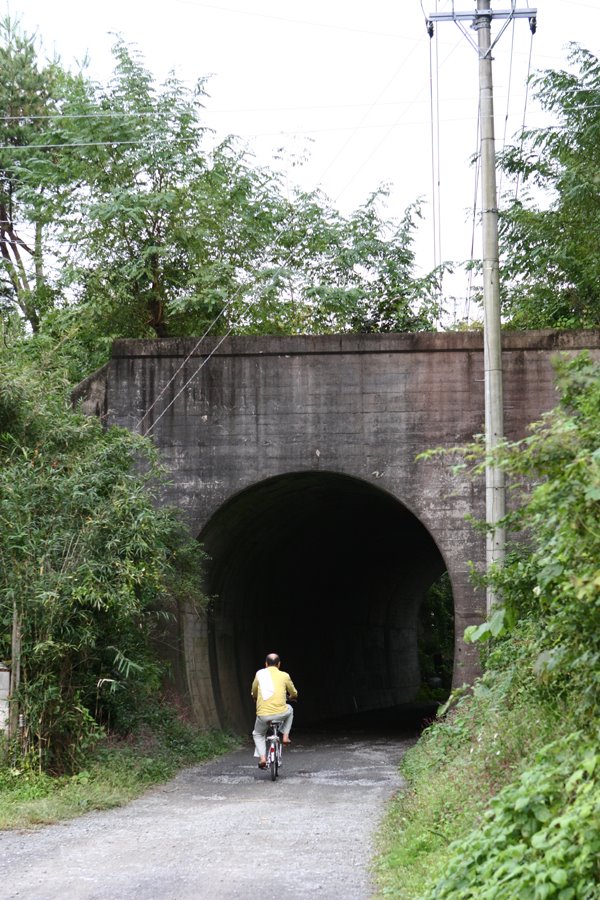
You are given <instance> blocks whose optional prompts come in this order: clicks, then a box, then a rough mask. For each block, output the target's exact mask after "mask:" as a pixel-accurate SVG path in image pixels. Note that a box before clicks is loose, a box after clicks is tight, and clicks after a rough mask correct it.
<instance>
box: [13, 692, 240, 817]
mask: <svg viewBox="0 0 600 900" xmlns="http://www.w3.org/2000/svg"><path fill="white" fill-rule="evenodd" d="M159 716H160V717H161V718H162V723H161V724H158V717H159ZM238 741H239V739H238V738H235V737H233V736H232V735H229V734H226V733H224V732H220V731H212V732H204V733H203V732H199V731H198V730H197V729H196V728H194V727H193V726H192V725H190V724H188V723H186V722H182V721H181V720H180V719H178V718H177V716H176V715H175V713H174V711H173V710H172V709H170V708H169V707H165V706H161V707H159V708H158V709H157V714H156V716H155V722H154V724H153V725H152V726H148V725H146V726H144V727H143V728H141V729H140V730H139V731H138V733H137V734H136V735H135V736H131V735H130V736H129V737H128V738H127V739H116V738H110V739H105V740H104V741H102V742H101V743H100V744H99V745H98V746H97V747H96V748H95V750H94V751H93V752H92V753H90V754H89V755H88V757H87V759H86V760H85V762H84V768H82V769H81V770H80V771H79V772H78V773H77V774H75V775H64V776H61V777H54V776H50V775H47V774H45V773H44V772H40V771H39V770H35V771H34V770H32V769H31V768H27V767H26V766H22V767H21V768H18V767H14V768H8V767H6V768H0V829H10V828H25V827H28V826H31V825H47V824H51V823H53V822H58V821H62V820H64V819H70V818H74V817H75V816H79V815H82V814H83V813H86V812H90V811H91V810H95V809H96V810H100V809H111V808H113V807H116V806H122V805H123V804H124V803H127V802H129V801H130V800H133V799H134V798H135V797H138V796H140V794H143V793H144V791H146V790H147V789H148V788H149V787H151V786H152V785H154V784H160V783H162V782H164V781H167V780H168V779H169V778H171V777H172V776H173V775H174V774H175V773H176V772H177V770H178V769H181V768H182V767H185V766H191V765H195V764H198V763H201V762H205V761H206V760H208V759H211V758H212V757H215V756H218V755H220V754H222V753H225V752H227V751H228V750H231V749H233V748H234V747H235V746H236V745H237V743H238Z"/></svg>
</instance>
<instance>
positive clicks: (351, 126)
mask: <svg viewBox="0 0 600 900" xmlns="http://www.w3.org/2000/svg"><path fill="white" fill-rule="evenodd" d="M475 5H476V4H475V0H456V2H455V3H452V2H451V0H422V4H421V0H370V2H369V3H365V2H364V0H362V2H358V0H304V2H303V3H302V4H292V3H291V2H287V0H279V2H276V0H212V2H208V3H204V2H201V0H168V2H164V0H161V2H158V0H101V2H93V0H87V2H82V0H9V2H7V0H0V8H1V7H2V6H3V7H4V9H5V11H9V12H10V13H11V15H13V16H18V17H20V19H21V23H22V25H23V27H24V28H25V29H26V30H28V31H34V30H37V31H38V33H39V36H40V37H41V38H42V40H43V44H44V47H45V49H46V51H48V52H50V53H51V52H53V51H57V52H58V53H59V54H60V56H61V58H62V59H63V62H65V63H70V62H71V61H73V60H74V59H81V58H82V57H83V56H84V55H85V54H86V53H87V54H88V55H89V57H90V60H91V65H90V69H89V72H90V74H91V75H92V76H93V77H96V78H99V79H104V78H106V77H107V76H108V75H109V74H110V71H111V58H110V46H111V43H112V40H113V38H112V37H111V32H112V33H113V34H114V33H119V34H121V35H122V36H123V37H124V38H125V39H126V40H127V41H128V42H131V43H135V44H136V45H137V46H138V48H139V49H140V51H141V52H142V53H143V54H144V56H145V58H146V62H147V65H148V67H149V68H151V69H152V70H153V71H154V72H155V73H156V74H157V76H159V77H163V76H164V75H166V74H167V72H168V71H169V70H172V69H174V70H175V71H176V73H177V74H178V75H179V76H180V77H181V78H183V79H184V80H186V81H187V82H190V83H191V82H193V81H195V80H196V79H197V78H198V77H200V76H205V75H210V76H211V78H210V81H209V84H208V92H209V95H210V97H209V98H208V99H207V103H206V124H207V125H209V126H210V127H212V128H214V129H215V131H216V133H217V135H218V137H222V136H224V135H225V134H230V133H231V134H237V135H240V136H241V137H242V138H243V139H244V141H246V142H247V144H248V145H249V147H250V148H251V149H252V150H253V152H254V153H255V154H256V156H257V159H258V160H259V161H260V162H261V163H268V162H269V161H270V160H272V159H273V157H274V156H275V155H276V153H277V151H278V150H279V149H280V148H283V149H284V151H285V154H286V156H287V159H288V161H287V162H285V163H281V164H282V165H284V166H285V168H286V171H288V172H289V175H288V177H289V180H290V183H291V182H295V183H300V184H301V185H302V186H303V187H305V188H313V187H317V186H320V187H321V188H322V189H323V190H324V191H325V192H326V193H327V195H328V196H329V197H330V198H331V199H332V200H333V201H334V202H335V203H336V204H337V205H338V206H339V207H340V208H341V209H342V210H343V211H344V212H348V211H349V210H351V209H352V208H354V207H356V206H357V205H359V204H360V203H361V202H362V201H363V200H364V199H365V198H366V197H367V195H368V194H369V193H370V192H372V191H373V190H375V189H376V188H377V186H378V185H379V184H380V183H381V182H389V183H392V184H393V185H394V189H393V192H392V195H391V198H390V204H389V212H390V214H392V215H395V216H397V217H400V216H401V215H402V214H403V212H404V210H405V208H406V207H407V205H408V204H410V203H412V202H413V201H414V200H416V199H417V198H422V199H423V200H424V202H425V213H426V216H425V219H424V221H423V223H422V224H421V225H420V228H419V237H418V242H417V247H418V258H419V263H420V265H421V266H422V267H423V268H424V269H428V268H430V267H431V266H432V265H433V263H434V232H435V231H436V229H435V221H434V218H433V216H432V210H433V209H434V206H435V207H437V198H439V206H440V211H441V215H440V216H439V218H438V220H437V221H438V223H439V228H438V229H437V233H438V235H441V237H440V240H439V241H438V244H439V246H438V251H437V253H438V256H441V258H443V259H451V260H464V259H466V258H468V257H469V256H470V254H471V244H472V239H473V228H472V225H471V224H470V223H471V220H472V208H473V203H474V197H475V170H474V168H473V166H472V165H471V164H470V159H471V157H472V155H473V154H474V153H475V151H476V146H477V143H476V142H477V54H476V52H475V50H474V49H473V48H472V47H471V46H470V44H469V42H468V40H467V38H466V37H465V36H464V35H463V34H462V33H461V32H460V30H459V28H458V27H457V25H456V24H454V23H452V22H448V23H440V24H439V25H437V27H436V35H435V37H434V40H433V41H430V39H429V37H428V35H427V33H426V30H425V23H424V12H423V10H424V11H425V12H426V13H430V12H435V11H438V12H445V11H449V10H451V9H452V7H453V6H454V8H455V9H456V10H457V11H467V12H470V11H471V10H474V9H475ZM516 5H517V8H518V9H522V8H526V7H536V8H537V26H538V27H537V33H536V35H535V36H534V37H533V38H532V36H531V34H530V30H529V25H528V22H527V20H526V19H525V20H516V21H515V22H514V23H513V24H511V25H510V26H509V27H508V29H507V30H506V31H505V32H504V34H503V36H502V37H501V39H500V40H499V42H498V44H497V46H496V49H495V52H494V59H495V63H494V86H495V112H496V138H497V145H498V146H501V145H502V143H503V139H504V135H506V139H507V140H508V141H510V140H511V138H512V137H513V136H514V134H515V133H516V131H517V129H518V128H519V126H520V124H521V122H522V121H523V117H524V115H525V120H526V122H527V124H528V125H537V124H543V122H544V118H543V117H542V115H541V114H540V111H539V110H538V109H537V108H536V106H535V104H534V103H533V101H532V100H531V98H530V100H529V103H528V104H527V108H526V107H525V80H526V77H527V71H528V66H529V60H530V52H531V68H532V70H536V69H542V68H556V67H563V66H565V65H566V45H567V43H568V42H570V41H575V42H578V43H580V44H582V45H583V46H584V47H586V48H587V49H588V50H591V51H592V52H594V53H596V54H599V55H600V0H539V2H537V3H535V2H534V0H529V2H528V0H520V2H519V0H518V2H517V4H516ZM510 6H511V0H492V8H493V9H495V10H501V9H507V8H510ZM498 28H499V25H497V24H496V23H494V31H495V33H497V30H498ZM473 34H474V32H473ZM430 65H431V70H432V71H433V76H434V77H433V83H434V89H433V96H434V100H435V97H436V94H438V93H439V97H438V103H437V105H436V104H435V102H434V115H433V122H434V123H435V122H437V120H438V116H439V138H438V137H436V136H435V130H436V129H435V128H434V140H433V141H432V115H431V96H432V88H431V80H430ZM436 85H437V86H438V87H439V91H436V90H435V86H436ZM432 147H433V148H434V151H435V152H434V158H433V162H432ZM438 147H439V164H438V157H437V148H438ZM305 157H306V161H305V162H304V163H303V165H296V166H292V165H291V162H290V161H289V160H290V159H291V158H295V159H296V161H299V160H301V159H304V158H305ZM438 182H439V188H438V186H437V185H438ZM434 201H435V203H434ZM478 246H479V245H478V241H477V234H476V236H475V254H476V255H477V253H478ZM451 285H452V286H451V288H450V290H451V291H453V292H455V293H457V294H463V293H464V292H466V290H467V286H466V282H465V277H464V276H461V278H460V279H458V280H456V279H455V280H454V281H453V282H451Z"/></svg>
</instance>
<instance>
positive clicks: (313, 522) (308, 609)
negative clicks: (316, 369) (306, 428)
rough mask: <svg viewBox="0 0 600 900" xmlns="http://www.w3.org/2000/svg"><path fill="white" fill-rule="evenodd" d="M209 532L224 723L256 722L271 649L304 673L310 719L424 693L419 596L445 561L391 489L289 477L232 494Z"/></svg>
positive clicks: (304, 706) (304, 714)
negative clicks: (258, 691) (257, 675)
mask: <svg viewBox="0 0 600 900" xmlns="http://www.w3.org/2000/svg"><path fill="white" fill-rule="evenodd" d="M200 540H201V542H202V544H203V545H204V548H205V549H206V551H207V553H208V555H209V558H210V559H209V563H208V565H207V573H206V590H207V593H208V595H209V596H210V597H211V598H213V600H212V605H211V613H210V617H209V625H208V645H209V654H210V669H211V672H212V682H213V692H214V699H215V706H216V711H217V714H218V718H219V720H220V722H221V724H222V725H223V726H226V727H233V728H238V729H243V728H246V727H247V726H248V725H249V724H250V723H251V722H252V720H253V715H254V709H253V704H252V701H251V699H250V685H251V681H252V678H253V676H254V672H255V671H256V670H257V669H258V668H260V667H261V666H262V665H263V662H264V657H265V654H266V653H268V652H271V651H275V652H277V653H279V654H280V656H281V659H282V668H283V669H285V670H286V671H288V672H290V674H291V675H292V678H293V679H294V681H295V683H296V686H297V688H298V690H299V692H300V702H299V705H298V709H297V719H298V720H299V721H300V722H301V723H304V724H312V723H316V722H323V721H326V720H327V719H328V718H334V717H340V716H345V715H349V714H354V713H359V712H365V711H371V710H382V709H386V708H387V709H389V708H392V707H396V706H399V705H401V704H405V703H408V702H410V701H412V700H413V699H414V698H415V696H416V694H417V692H418V690H419V687H420V673H419V662H418V653H417V624H418V613H419V605H420V603H421V601H422V599H423V597H424V595H425V594H426V592H427V590H428V588H429V586H430V585H431V584H432V583H433V582H434V581H435V580H436V579H437V578H438V577H439V575H440V574H441V573H442V572H443V571H444V568H445V566H444V562H443V559H442V557H441V554H440V552H439V550H438V549H437V547H436V545H435V543H434V541H433V539H432V538H431V536H430V535H429V533H428V532H427V530H426V529H425V528H424V527H423V525H422V524H421V523H420V522H419V521H418V520H417V519H416V517H415V516H414V515H413V514H412V513H411V512H410V511H409V510H408V509H406V507H405V506H403V505H402V504H401V503H400V502H399V501H398V500H396V499H395V498H394V497H392V496H391V495H390V494H388V493H386V492H384V491H382V490H380V489H379V488H377V487H374V486H373V485H370V484H368V483H366V482H363V481H360V480H359V479H356V478H351V477H348V476H343V475H339V474H334V473H323V472H321V473H293V474H289V475H284V476H279V477H275V478H271V479H269V480H267V481H264V482H261V483H259V484H258V485H255V486H254V487H252V488H249V489H247V490H245V491H243V492H241V493H240V494H238V495H237V496H236V497H234V498H233V499H231V500H230V501H228V502H227V503H226V504H224V506H222V507H221V508H220V509H219V510H218V511H217V513H215V515H213V517H212V518H211V520H210V522H209V523H208V525H207V526H206V527H205V529H204V530H203V532H202V534H201V535H200Z"/></svg>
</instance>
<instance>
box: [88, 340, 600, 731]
mask: <svg viewBox="0 0 600 900" xmlns="http://www.w3.org/2000/svg"><path fill="white" fill-rule="evenodd" d="M220 340H221V339H218V338H211V339H206V340H205V341H203V342H202V343H201V345H200V346H197V342H195V341H194V340H162V341H120V342H117V343H116V344H115V347H114V350H113V358H112V360H111V362H110V363H109V364H108V366H106V367H105V368H104V369H103V370H102V371H101V372H99V373H98V374H97V376H94V377H92V378H90V379H88V381H87V383H86V384H85V385H84V386H82V390H81V392H80V396H81V397H83V398H84V401H85V404H87V407H88V408H89V411H90V412H91V413H94V414H101V415H103V416H104V417H105V420H106V421H107V422H110V423H117V424H120V425H124V426H126V427H128V428H131V429H137V430H141V431H145V430H146V429H148V428H151V429H152V435H153V437H154V439H155V441H156V444H157V446H158V448H159V450H160V453H161V456H162V459H163V461H164V463H165V465H166V468H167V471H168V473H169V485H168V487H167V488H166V489H165V492H164V500H165V502H166V503H169V504H172V505H174V506H176V507H177V508H179V509H180V510H181V511H182V512H183V514H184V515H185V517H186V520H187V522H188V523H189V526H190V528H191V530H192V533H193V534H195V535H198V536H199V538H200V539H201V540H202V541H203V542H204V544H205V545H206V548H207V550H208V552H209V554H210V556H211V563H210V566H209V570H208V583H207V588H208V592H209V593H210V594H211V595H214V596H215V597H216V598H217V600H216V602H215V605H214V613H213V615H212V617H211V618H210V619H206V618H205V617H199V616H198V615H197V614H196V612H195V611H194V610H189V609H188V610H182V612H181V617H180V632H179V635H178V636H176V639H177V640H178V641H179V646H180V648H181V654H180V655H182V656H183V657H184V658H185V679H186V682H187V689H188V692H189V696H190V698H191V703H192V707H193V709H194V711H195V713H196V716H197V718H198V720H199V721H201V722H203V723H204V724H206V725H215V724H219V723H221V724H227V725H233V726H234V727H243V726H245V725H246V724H247V722H248V715H249V713H248V706H247V700H246V698H247V690H248V679H249V678H250V677H251V675H252V672H253V671H254V670H255V669H256V668H257V667H258V666H259V665H260V663H261V660H262V659H263V658H264V654H265V652H267V651H269V650H273V649H275V650H277V651H278V652H280V654H281V655H282V657H283V659H284V664H285V665H286V667H288V668H289V670H290V671H292V672H293V673H295V675H296V677H297V680H298V682H299V684H300V686H301V688H302V687H304V695H303V699H304V701H305V707H304V708H305V711H306V714H307V717H308V716H312V717H313V718H314V719H316V720H318V719H320V718H324V717H328V716H331V715H334V714H335V715H343V714H347V713H349V712H352V711H353V710H356V711H360V710H368V709H378V708H381V709H383V708H386V707H390V706H394V705H397V704H401V703H404V702H406V701H410V700H411V698H412V697H414V696H415V693H416V692H417V690H418V687H419V681H420V674H419V668H418V660H417V653H416V622H417V614H418V609H419V605H420V603H421V600H422V598H423V595H424V593H425V591H426V590H427V588H428V586H429V585H430V584H431V583H432V582H433V581H434V580H435V579H436V578H437V577H438V575H439V574H440V573H441V572H443V571H444V570H447V571H448V573H449V575H450V579H451V582H452V588H453V595H454V610H455V633H456V642H455V671H454V682H455V684H462V683H463V682H464V681H468V680H470V679H471V678H472V677H473V675H474V673H475V671H476V665H477V650H476V648H475V649H474V648H472V647H468V646H466V645H464V643H463V641H462V634H463V631H464V628H465V627H466V626H467V625H470V624H473V623H476V622H479V621H480V620H481V618H482V617H483V613H484V598H483V596H482V595H481V594H479V593H478V592H477V591H475V590H474V588H473V586H472V584H471V582H470V575H469V566H470V563H471V562H473V563H474V564H475V565H476V566H478V567H482V566H483V564H484V545H483V541H482V539H481V536H480V535H478V534H477V533H476V532H475V531H474V530H473V529H472V527H471V526H470V525H469V524H468V523H467V522H466V521H465V516H466V515H467V514H470V515H474V516H476V517H478V518H483V517H484V493H483V484H481V483H473V482H472V481H470V480H468V479H467V478H462V477H459V476H457V475H455V474H453V472H452V469H451V462H450V461H449V460H447V459H444V458H440V457H438V458H435V459H433V460H429V461H423V460H417V459H416V457H417V455H418V454H419V453H421V452H422V451H425V450H428V449H430V448H432V447H435V446H438V445H442V446H446V447H448V446H455V445H457V444H463V443H466V442H469V441H470V440H471V439H472V437H473V435H474V434H476V433H479V432H481V431H482V430H483V421H484V405H483V404H484V400H483V339H482V335H481V334H476V333H465V334H463V333H446V334H416V335H404V334H392V335H366V336H360V335H347V336H324V337H293V338H274V337H236V338H228V339H227V340H225V341H224V342H223V343H220ZM583 348H591V349H592V351H593V352H594V353H596V354H597V353H598V351H599V350H600V332H591V331H588V332H554V331H546V332H525V333H507V334H505V335H504V337H503V365H504V376H505V377H504V381H505V418H506V432H507V435H508V436H509V437H510V438H516V437H520V436H523V435H524V434H525V433H526V430H527V426H528V424H529V423H530V422H532V421H535V420H537V419H539V417H540V416H541V414H542V413H543V412H544V411H546V410H548V409H550V408H551V407H552V406H554V405H555V402H556V394H555V389H554V383H553V368H552V359H553V357H554V356H555V355H556V353H557V352H559V351H564V352H567V353H571V354H572V353H575V352H577V351H578V350H580V349H583ZM332 647H334V648H335V649H334V651H333V652H332ZM340 668H341V670H342V671H343V672H344V675H345V679H344V683H343V685H342V686H341V687H340V690H339V691H338V692H337V695H336V698H335V700H334V702H333V705H331V704H329V705H327V706H325V705H324V701H323V699H322V695H321V694H320V693H319V691H318V683H319V681H320V680H322V679H323V678H326V677H327V676H328V674H330V673H332V672H338V671H340Z"/></svg>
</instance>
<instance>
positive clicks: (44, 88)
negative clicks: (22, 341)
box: [0, 17, 60, 331]
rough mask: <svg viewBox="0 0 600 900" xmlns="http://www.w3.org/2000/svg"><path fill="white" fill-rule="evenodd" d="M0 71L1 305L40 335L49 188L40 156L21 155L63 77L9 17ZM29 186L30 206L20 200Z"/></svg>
mask: <svg viewBox="0 0 600 900" xmlns="http://www.w3.org/2000/svg"><path fill="white" fill-rule="evenodd" d="M0 68H1V70H2V79H1V81H0V109H1V110H2V119H1V120H0V253H1V258H2V263H1V267H0V303H1V304H2V306H3V308H4V309H5V310H11V309H14V308H16V309H18V310H19V312H20V314H21V315H22V316H23V318H24V319H25V320H26V321H27V322H28V323H29V325H30V327H31V329H32V330H33V331H38V330H39V327H40V320H41V315H42V312H43V310H44V308H45V306H46V301H47V298H46V297H45V293H46V281H45V276H44V260H43V251H42V244H43V230H44V225H45V224H46V217H45V215H44V199H45V196H44V195H45V193H46V186H45V184H44V183H43V182H42V181H41V180H40V178H39V162H40V161H41V160H40V156H39V155H38V158H37V160H36V165H34V167H33V168H28V165H27V162H25V164H24V160H23V157H22V155H21V154H20V152H19V151H20V150H21V149H22V148H26V147H28V146H30V145H32V144H35V142H36V140H37V139H38V138H39V136H40V135H41V134H42V133H43V131H44V128H45V120H46V118H47V117H48V116H50V115H53V114H56V112H57V109H58V106H57V96H58V83H59V81H60V73H59V67H58V66H57V65H56V64H49V65H47V66H44V67H40V65H39V63H38V59H37V50H36V40H35V38H34V37H33V36H31V35H27V34H25V33H24V32H21V30H20V29H19V27H18V24H16V23H14V22H12V21H11V20H10V19H9V18H8V17H6V18H4V19H2V20H1V21H0ZM40 154H42V155H43V151H40ZM36 170H37V173H36ZM27 182H29V187H30V188H31V191H30V193H29V202H27V200H25V199H24V198H23V196H22V190H23V188H24V187H25V185H26V184H27Z"/></svg>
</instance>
